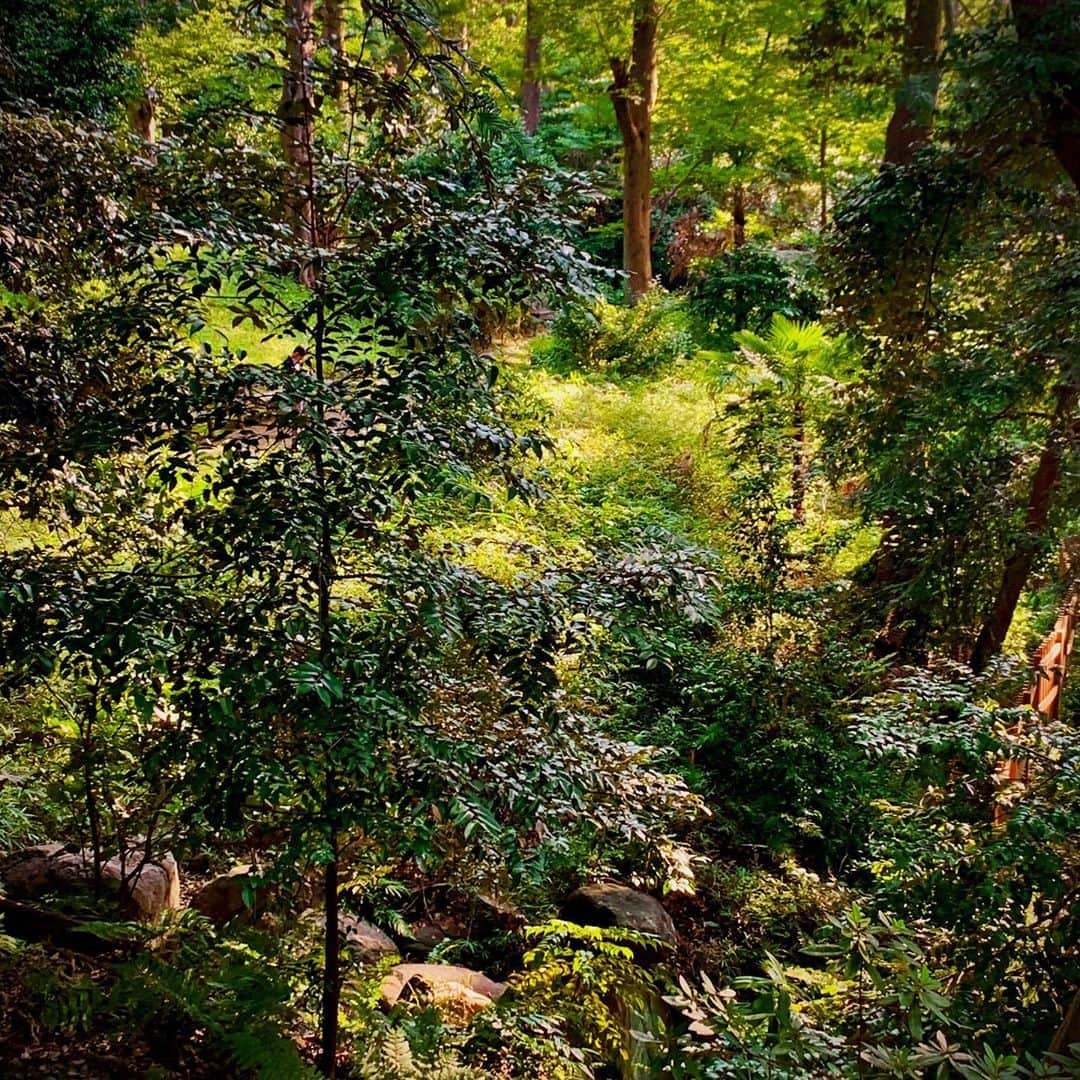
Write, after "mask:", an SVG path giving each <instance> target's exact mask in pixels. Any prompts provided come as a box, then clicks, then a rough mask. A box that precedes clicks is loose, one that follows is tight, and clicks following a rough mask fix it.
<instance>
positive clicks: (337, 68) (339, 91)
mask: <svg viewBox="0 0 1080 1080" xmlns="http://www.w3.org/2000/svg"><path fill="white" fill-rule="evenodd" d="M319 14H320V16H321V17H322V40H323V42H324V43H325V44H326V47H327V48H328V49H329V50H330V53H331V57H332V62H333V65H334V69H333V75H332V76H331V79H330V92H331V94H333V96H334V98H335V100H337V101H340V100H341V99H342V98H343V97H344V96H345V83H346V79H345V70H344V60H345V0H322V7H321V8H320V11H319Z"/></svg>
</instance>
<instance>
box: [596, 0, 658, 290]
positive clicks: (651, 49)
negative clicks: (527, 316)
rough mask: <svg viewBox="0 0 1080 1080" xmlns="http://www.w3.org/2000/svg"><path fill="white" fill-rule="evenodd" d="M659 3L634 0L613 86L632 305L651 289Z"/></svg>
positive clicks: (625, 257)
mask: <svg viewBox="0 0 1080 1080" xmlns="http://www.w3.org/2000/svg"><path fill="white" fill-rule="evenodd" d="M659 18H660V4H659V0H634V33H633V44H632V46H631V50H630V62H629V64H628V63H627V62H626V61H625V60H624V59H623V58H622V57H616V56H613V57H612V58H611V75H612V81H611V85H610V87H608V93H609V94H610V96H611V103H612V105H614V107H615V117H616V119H617V120H618V123H619V134H620V135H621V137H622V149H623V269H624V270H625V271H626V273H627V290H628V294H629V297H630V299H631V301H634V300H637V299H638V298H639V297H641V296H644V294H645V293H646V292H648V291H649V288H650V287H651V285H652V147H651V139H652V113H653V107H654V106H655V105H656V93H657V57H656V45H657V24H658V22H659Z"/></svg>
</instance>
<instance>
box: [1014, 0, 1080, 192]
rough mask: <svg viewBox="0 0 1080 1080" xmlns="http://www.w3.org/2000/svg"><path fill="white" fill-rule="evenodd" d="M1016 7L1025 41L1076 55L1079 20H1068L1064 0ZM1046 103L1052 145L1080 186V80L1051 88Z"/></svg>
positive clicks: (1018, 0) (1033, 0)
mask: <svg viewBox="0 0 1080 1080" xmlns="http://www.w3.org/2000/svg"><path fill="white" fill-rule="evenodd" d="M1012 9H1013V18H1014V19H1015V20H1016V32H1017V36H1018V37H1019V39H1020V42H1021V44H1022V45H1025V46H1032V45H1036V46H1039V45H1041V46H1043V47H1044V48H1046V49H1047V50H1048V51H1050V50H1053V51H1054V52H1055V53H1057V55H1058V56H1059V57H1060V56H1069V55H1074V54H1075V52H1076V50H1077V48H1078V47H1080V30H1078V29H1077V26H1076V23H1075V21H1074V22H1072V23H1069V24H1065V23H1064V21H1063V15H1064V9H1065V5H1064V4H1063V3H1062V2H1061V0H1013V4H1012ZM1042 105H1043V118H1044V122H1045V129H1046V136H1047V142H1048V143H1049V145H1050V149H1051V150H1053V151H1054V154H1055V155H1056V156H1057V159H1058V161H1059V162H1060V163H1061V166H1062V168H1063V169H1064V170H1065V171H1066V172H1067V173H1068V174H1069V178H1070V179H1071V180H1072V182H1073V184H1074V185H1075V186H1076V187H1077V188H1078V189H1080V81H1076V80H1074V81H1071V82H1059V83H1058V84H1057V85H1056V86H1054V87H1053V88H1048V89H1047V91H1046V93H1045V94H1044V95H1043V103H1042Z"/></svg>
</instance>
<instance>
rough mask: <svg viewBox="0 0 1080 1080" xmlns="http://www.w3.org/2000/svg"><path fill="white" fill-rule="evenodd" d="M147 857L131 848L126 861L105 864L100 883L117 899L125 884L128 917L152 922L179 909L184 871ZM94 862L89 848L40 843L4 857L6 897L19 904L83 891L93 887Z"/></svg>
mask: <svg viewBox="0 0 1080 1080" xmlns="http://www.w3.org/2000/svg"><path fill="white" fill-rule="evenodd" d="M143 858H144V852H143V850H142V849H140V848H131V849H129V850H128V851H127V852H126V853H125V858H124V859H123V860H121V858H120V856H119V855H114V856H113V857H112V858H111V859H109V860H108V861H106V862H104V863H103V864H102V866H101V880H102V882H103V884H104V885H105V886H106V887H107V888H108V889H109V891H110V892H111V893H112V894H114V895H116V894H119V893H120V891H121V884H122V883H125V884H126V886H127V888H126V894H125V896H124V900H123V906H124V911H125V914H126V915H128V916H129V917H131V918H136V919H139V920H141V921H143V922H154V921H155V920H157V919H159V918H160V917H161V915H162V914H163V913H164V912H165V911H167V910H171V909H174V908H178V907H179V906H180V870H179V867H178V866H177V865H176V860H175V859H174V858H173V857H172V855H171V854H169V853H165V854H164V855H161V856H158V857H157V858H154V859H147V860H146V861H145V862H143ZM93 862H94V856H93V852H91V851H90V850H89V849H87V850H81V849H80V848H78V847H74V846H72V845H64V844H38V845H37V846H36V847H32V848H27V849H26V850H25V851H20V852H17V853H16V854H14V855H12V856H10V857H9V858H8V859H6V860H5V862H4V864H3V866H2V867H0V878H3V882H4V889H5V891H6V893H7V895H8V896H10V897H12V898H13V899H16V900H36V899H38V898H39V897H40V896H42V895H43V894H45V893H50V892H54V893H73V892H79V893H83V892H86V891H87V890H88V889H90V888H92V886H93V881H94V867H93ZM140 863H141V864H142V865H141V866H140Z"/></svg>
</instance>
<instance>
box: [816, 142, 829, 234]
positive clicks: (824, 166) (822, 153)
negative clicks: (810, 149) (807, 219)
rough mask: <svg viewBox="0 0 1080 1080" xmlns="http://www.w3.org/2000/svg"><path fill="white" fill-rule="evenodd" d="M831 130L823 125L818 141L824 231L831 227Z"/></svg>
mask: <svg viewBox="0 0 1080 1080" xmlns="http://www.w3.org/2000/svg"><path fill="white" fill-rule="evenodd" d="M828 150H829V131H828V128H826V127H825V125H824V124H822V125H821V141H820V142H819V143H818V173H819V181H818V182H819V184H820V199H821V202H820V206H819V214H818V227H819V228H820V230H821V231H822V232H824V231H825V230H826V229H827V228H828V227H829V174H828V171H827V170H828V164H829V159H828Z"/></svg>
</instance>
